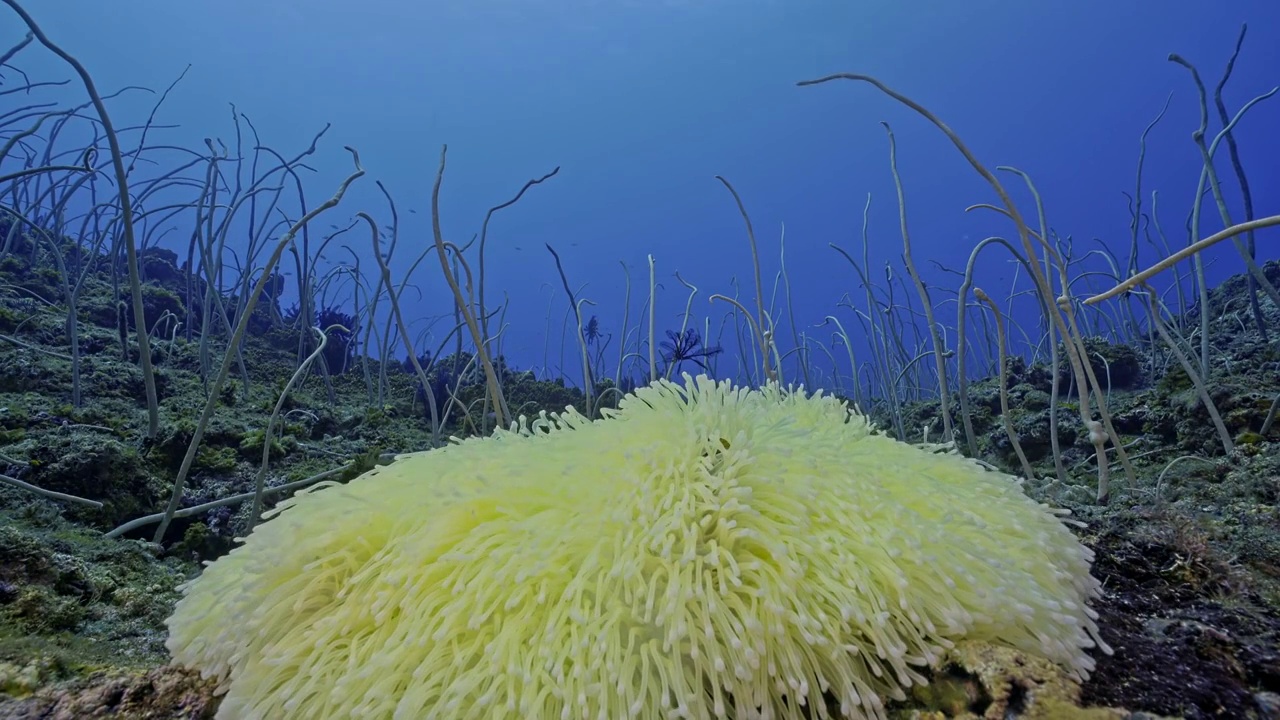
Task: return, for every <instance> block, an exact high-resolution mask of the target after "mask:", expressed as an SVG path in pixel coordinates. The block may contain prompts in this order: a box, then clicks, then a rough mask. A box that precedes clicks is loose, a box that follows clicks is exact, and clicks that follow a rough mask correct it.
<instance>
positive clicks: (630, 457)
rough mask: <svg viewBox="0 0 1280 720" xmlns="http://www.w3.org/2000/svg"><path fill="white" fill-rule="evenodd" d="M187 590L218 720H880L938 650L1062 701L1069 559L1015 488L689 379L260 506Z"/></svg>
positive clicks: (1071, 664)
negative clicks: (976, 653)
mask: <svg viewBox="0 0 1280 720" xmlns="http://www.w3.org/2000/svg"><path fill="white" fill-rule="evenodd" d="M275 514H276V515H278V516H277V517H274V519H272V520H271V521H270V522H268V523H266V524H264V525H261V526H259V527H258V528H257V529H256V530H255V531H254V532H253V534H252V535H251V536H250V537H249V538H248V539H247V540H246V541H245V542H244V544H243V545H241V546H239V547H237V548H236V549H235V550H233V551H232V552H231V553H230V554H229V555H227V556H226V557H224V558H222V559H220V560H218V561H217V562H214V563H212V564H211V565H210V566H209V567H208V568H207V569H206V570H205V571H204V574H203V575H201V576H200V577H199V578H197V579H195V580H194V581H192V582H190V583H188V584H187V585H186V586H184V592H185V596H184V598H183V599H182V600H181V602H179V604H178V607H177V609H176V611H175V612H174V614H173V616H172V617H171V618H170V619H169V623H168V624H169V631H170V636H169V641H168V646H169V649H170V651H171V652H172V653H173V656H174V659H175V661H177V662H178V663H181V664H184V665H188V666H191V667H194V668H197V669H199V670H200V671H201V672H202V673H203V674H204V675H206V676H210V677H216V678H219V679H220V680H221V681H222V684H221V687H222V689H223V690H224V691H225V692H226V697H225V698H224V700H223V702H222V705H221V709H220V712H219V717H221V718H237V719H247V718H270V719H275V718H316V719H324V718H354V717H360V718H365V717H367V718H406V719H414V720H416V719H418V718H448V719H453V718H470V717H477V718H530V719H534V720H536V719H540V718H547V719H553V718H554V719H557V720H558V719H562V718H565V719H567V718H582V719H584V720H615V719H617V718H646V719H648V718H670V717H681V718H806V717H828V716H831V715H837V716H843V717H851V718H864V717H872V718H879V717H883V716H884V709H883V708H884V702H885V700H887V699H889V698H902V697H903V696H904V693H903V689H904V688H906V687H908V686H911V685H913V684H915V683H919V682H923V681H924V677H923V674H922V671H921V669H922V668H925V667H927V666H929V665H930V664H933V663H936V662H937V661H938V660H939V658H940V657H941V656H942V654H943V652H944V650H945V649H946V648H948V647H950V646H951V645H952V643H953V641H956V640H959V639H962V638H965V639H979V640H987V641H991V642H996V643H1003V644H1007V645H1011V646H1013V647H1016V648H1019V649H1022V650H1024V651H1028V652H1031V653H1035V654H1039V655H1043V656H1045V657H1047V658H1049V659H1051V660H1054V661H1056V662H1058V663H1061V664H1062V665H1063V666H1064V667H1065V668H1067V669H1068V670H1069V671H1071V672H1073V673H1075V674H1077V675H1079V676H1083V675H1085V674H1087V672H1088V671H1089V670H1090V669H1091V668H1092V661H1091V659H1090V658H1089V656H1088V655H1087V654H1086V652H1085V651H1086V649H1087V648H1090V647H1093V646H1094V643H1095V641H1096V640H1097V638H1096V631H1097V628H1096V625H1095V622H1094V615H1093V614H1092V613H1091V611H1090V610H1089V609H1088V608H1087V606H1086V602H1087V601H1088V600H1089V599H1090V598H1091V596H1093V595H1094V594H1095V593H1096V592H1097V590H1098V584H1097V582H1096V581H1095V580H1094V579H1093V578H1092V577H1091V576H1090V575H1089V566H1090V561H1091V555H1090V552H1089V551H1088V549H1087V548H1085V547H1084V546H1082V545H1081V544H1080V543H1079V542H1078V541H1077V540H1076V539H1075V537H1074V536H1072V534H1071V533H1070V532H1069V531H1068V530H1067V529H1066V528H1065V527H1064V526H1063V524H1062V522H1061V521H1060V520H1059V519H1058V518H1057V517H1056V515H1055V513H1054V512H1053V511H1051V510H1050V509H1049V508H1047V507H1045V506H1043V505H1039V504H1037V503H1035V502H1033V501H1031V500H1029V499H1028V498H1027V497H1026V496H1025V495H1024V494H1023V493H1022V491H1021V489H1020V487H1019V486H1018V484H1017V481H1016V480H1015V479H1014V478H1012V477H1010V476H1008V475H1002V474H999V473H995V472H990V471H987V470H985V469H983V468H981V467H979V466H978V465H976V464H974V463H972V462H970V461H967V460H965V459H963V458H961V457H959V456H957V455H953V454H946V453H940V452H931V451H929V450H927V449H922V448H919V447H915V446H911V445H906V444H903V443H899V442H896V441H894V440H891V439H889V438H886V437H884V436H882V435H878V434H876V433H874V432H873V430H872V429H871V427H870V426H869V425H868V422H867V420H866V419H865V418H864V417H863V416H861V415H859V414H857V413H856V412H852V411H850V410H849V408H848V407H847V406H846V405H845V404H843V403H842V402H839V401H837V400H836V399H833V398H829V397H822V396H821V395H820V394H819V395H806V394H805V393H803V392H789V391H784V390H781V389H778V388H777V387H776V386H770V387H766V388H765V389H763V390H745V389H741V388H735V387H732V386H731V385H730V384H728V383H716V382H714V381H712V380H709V379H707V378H705V377H699V378H697V379H693V378H689V377H688V376H686V377H685V382H684V384H683V385H681V384H676V383H670V382H660V383H658V384H656V385H654V386H653V387H649V388H644V389H641V390H638V391H637V392H636V393H635V394H634V395H630V396H627V397H626V398H625V399H624V400H623V402H622V403H621V408H620V409H619V410H618V411H616V412H614V413H610V417H608V418H607V419H604V420H596V421H591V420H588V419H587V418H585V417H583V416H582V415H580V414H578V413H576V412H574V411H573V410H572V409H570V410H568V411H567V412H565V413H563V414H560V415H552V416H547V415H542V416H540V417H538V418H536V419H533V420H522V421H521V422H520V429H519V430H518V431H503V432H498V433H496V434H495V435H494V436H493V437H490V438H485V439H470V440H465V441H461V442H457V443H455V444H452V445H450V446H448V447H446V448H443V449H439V450H432V451H430V452H424V453H416V454H410V455H405V456H402V457H401V458H399V459H397V460H396V461H395V462H394V463H392V464H390V465H388V466H385V467H382V468H378V469H376V470H373V471H370V472H369V473H367V474H365V475H364V476H362V477H360V478H357V479H356V480H354V481H352V482H350V483H349V484H346V485H327V486H325V487H324V488H323V489H319V488H317V489H316V490H314V491H311V492H306V493H301V494H299V495H298V496H296V497H294V498H293V499H291V500H289V501H287V502H285V503H282V505H281V507H280V508H278V509H277V510H276V511H275Z"/></svg>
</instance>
